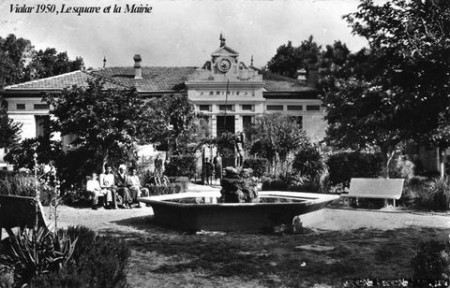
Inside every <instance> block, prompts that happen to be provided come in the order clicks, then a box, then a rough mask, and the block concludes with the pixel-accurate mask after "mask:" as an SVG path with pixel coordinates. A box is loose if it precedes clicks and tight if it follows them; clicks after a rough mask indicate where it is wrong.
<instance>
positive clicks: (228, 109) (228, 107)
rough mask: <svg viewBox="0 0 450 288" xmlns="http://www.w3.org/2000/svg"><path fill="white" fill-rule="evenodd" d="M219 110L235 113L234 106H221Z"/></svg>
mask: <svg viewBox="0 0 450 288" xmlns="http://www.w3.org/2000/svg"><path fill="white" fill-rule="evenodd" d="M219 110H221V111H225V110H227V111H234V105H219Z"/></svg>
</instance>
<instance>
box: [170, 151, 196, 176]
mask: <svg viewBox="0 0 450 288" xmlns="http://www.w3.org/2000/svg"><path fill="white" fill-rule="evenodd" d="M196 164H197V158H196V157H195V156H172V157H170V162H169V163H168V164H167V166H166V170H165V172H164V174H166V175H167V176H186V177H189V178H192V177H194V176H195V173H196V172H197V165H196Z"/></svg>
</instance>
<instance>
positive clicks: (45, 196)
mask: <svg viewBox="0 0 450 288" xmlns="http://www.w3.org/2000/svg"><path fill="white" fill-rule="evenodd" d="M36 184H37V186H36ZM36 188H37V189H38V191H39V195H40V200H41V203H42V205H44V206H48V205H49V204H50V202H51V201H52V199H53V197H54V187H52V186H49V185H47V184H46V183H44V182H43V181H38V182H36V180H35V178H34V176H31V175H30V174H22V173H14V174H9V175H7V176H5V177H4V178H2V179H0V194H2V195H16V196H30V197H35V196H36Z"/></svg>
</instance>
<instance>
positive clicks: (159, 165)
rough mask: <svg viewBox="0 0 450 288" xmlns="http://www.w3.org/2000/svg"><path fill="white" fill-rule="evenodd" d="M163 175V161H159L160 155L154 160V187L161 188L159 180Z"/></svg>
mask: <svg viewBox="0 0 450 288" xmlns="http://www.w3.org/2000/svg"><path fill="white" fill-rule="evenodd" d="M162 173H163V160H162V159H161V155H159V154H158V156H157V157H156V159H155V184H156V186H161V178H162Z"/></svg>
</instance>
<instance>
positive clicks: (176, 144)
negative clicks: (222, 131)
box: [144, 94, 206, 155]
mask: <svg viewBox="0 0 450 288" xmlns="http://www.w3.org/2000/svg"><path fill="white" fill-rule="evenodd" d="M146 106H147V107H148V108H149V109H147V110H146V112H147V114H146V115H145V116H144V117H145V118H147V119H149V121H148V122H147V123H148V124H150V125H151V126H150V127H148V130H149V131H151V133H150V134H148V135H147V137H148V138H147V140H148V141H149V142H156V143H159V144H160V148H162V150H166V151H169V152H170V153H174V154H179V155H182V154H186V153H188V151H191V152H192V148H193V147H196V146H197V144H198V142H199V140H200V138H201V136H200V135H203V134H205V131H204V130H205V122H204V121H202V120H201V118H198V117H197V115H196V114H195V112H194V105H193V104H192V103H191V102H190V101H189V100H188V98H187V96H186V95H182V94H174V95H165V96H163V97H160V98H154V99H151V100H149V101H148V102H147V104H146ZM202 127H203V128H202ZM197 136H199V137H197ZM204 136H206V135H204Z"/></svg>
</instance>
